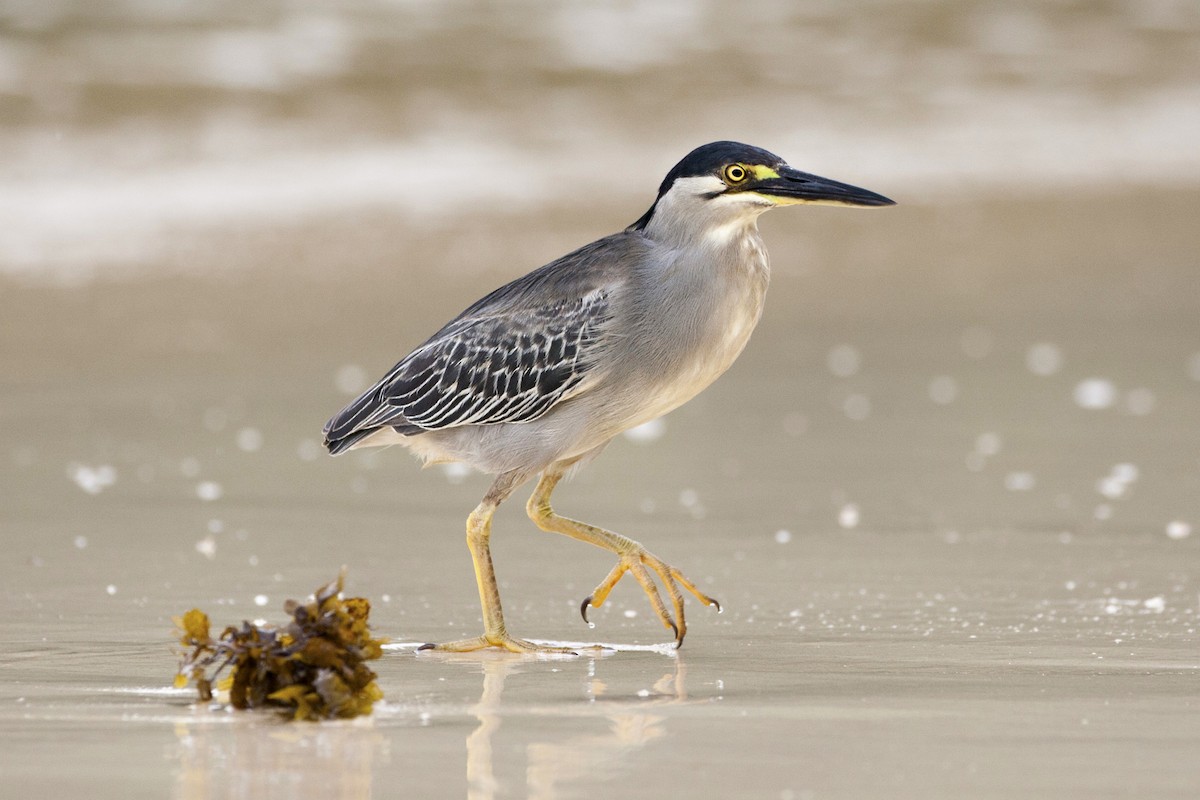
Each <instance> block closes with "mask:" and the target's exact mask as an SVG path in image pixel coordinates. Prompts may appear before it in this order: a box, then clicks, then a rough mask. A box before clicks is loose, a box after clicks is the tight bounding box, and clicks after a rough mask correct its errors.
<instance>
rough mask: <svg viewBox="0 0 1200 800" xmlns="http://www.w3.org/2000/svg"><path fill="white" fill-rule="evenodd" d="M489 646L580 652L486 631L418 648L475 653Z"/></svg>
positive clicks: (537, 651) (521, 650)
mask: <svg viewBox="0 0 1200 800" xmlns="http://www.w3.org/2000/svg"><path fill="white" fill-rule="evenodd" d="M489 647H496V648H499V649H501V650H507V651H508V652H510V653H527V654H534V655H538V654H550V655H568V656H577V655H579V653H577V652H576V651H574V650H572V649H571V648H569V647H553V646H550V645H544V644H537V643H535V642H531V641H528V640H526V639H518V638H516V637H515V636H509V635H508V634H507V633H499V634H486V633H485V634H484V635H483V636H476V637H475V638H473V639H459V640H458V641H455V642H443V643H442V644H432V643H431V644H423V645H421V646H420V647H418V648H417V650H418V651H420V650H433V651H436V652H439V653H473V652H475V651H476V650H484V649H486V648H489Z"/></svg>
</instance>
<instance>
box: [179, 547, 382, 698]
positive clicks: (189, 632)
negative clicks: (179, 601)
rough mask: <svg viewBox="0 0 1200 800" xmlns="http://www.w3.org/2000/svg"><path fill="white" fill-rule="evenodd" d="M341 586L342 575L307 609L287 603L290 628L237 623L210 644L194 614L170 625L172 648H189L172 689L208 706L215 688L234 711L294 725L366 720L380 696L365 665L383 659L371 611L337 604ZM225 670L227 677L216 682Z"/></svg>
mask: <svg viewBox="0 0 1200 800" xmlns="http://www.w3.org/2000/svg"><path fill="white" fill-rule="evenodd" d="M344 579H345V571H344V570H343V572H342V573H341V574H340V575H338V577H337V580H334V581H332V582H330V583H328V584H326V585H325V586H322V587H321V588H320V589H318V590H317V591H316V592H315V593H314V595H313V600H312V602H309V603H306V604H301V603H298V602H296V601H295V600H289V601H287V603H286V604H284V610H285V611H286V612H287V613H288V614H290V615H291V617H292V620H291V622H289V623H288V624H287V625H286V626H285V627H282V628H276V627H273V626H269V625H264V626H262V627H259V626H257V625H253V624H251V623H249V622H243V623H242V626H241V627H240V628H238V627H234V626H232V625H231V626H229V627H228V628H226V629H225V630H224V631H223V632H222V633H221V635H220V636H219V637H217V638H215V639H214V638H213V637H212V636H211V635H210V633H209V621H208V615H207V614H205V613H204V612H203V611H201V610H199V609H196V608H193V609H192V610H191V611H189V612H187V613H186V614H184V615H183V616H182V617H175V618H174V621H175V625H176V626H177V627H178V628H179V630H180V632H181V633H182V636H181V637H180V639H179V642H180V644H182V645H183V646H184V647H185V648H188V649H187V650H185V651H184V652H183V654H182V658H181V661H180V664H179V673H178V675H176V676H175V686H176V687H179V688H182V687H184V686H186V685H187V683H188V681H189V680H190V681H192V682H193V683H195V685H196V690H197V692H198V694H199V697H200V700H202V701H207V700H211V699H212V698H213V688H214V686H215V687H216V688H218V689H222V690H225V689H228V691H229V702H230V703H231V704H232V705H233V707H234V708H238V709H247V708H264V707H275V708H280V709H281V710H287V711H289V712H290V713H291V716H292V718H293V719H298V720H300V719H303V720H321V719H345V718H349V717H356V716H358V715H360V714H370V713H371V706H372V705H373V704H374V702H375V701H376V700H380V699H382V698H383V692H382V691H381V690H380V689H379V686H378V684H376V682H375V678H376V677H377V676H376V675H375V673H374V671H372V670H371V668H370V667H368V666H367V665H366V662H367V661H370V660H372V659H376V658H379V657H380V656H381V655H383V649H382V645H383V642H384V640H383V639H375V638H372V636H371V631H370V628H369V626H368V624H367V617H368V615H369V614H370V613H371V604H370V603H369V602H368V601H367V600H366V599H365V598H362V597H351V598H343V597H342V594H341V593H342V583H343V580H344ZM226 668H228V669H229V670H230V674H228V675H226V676H225V677H224V678H220V675H221V673H222V672H223V671H224V670H225V669H226ZM210 670H211V673H210Z"/></svg>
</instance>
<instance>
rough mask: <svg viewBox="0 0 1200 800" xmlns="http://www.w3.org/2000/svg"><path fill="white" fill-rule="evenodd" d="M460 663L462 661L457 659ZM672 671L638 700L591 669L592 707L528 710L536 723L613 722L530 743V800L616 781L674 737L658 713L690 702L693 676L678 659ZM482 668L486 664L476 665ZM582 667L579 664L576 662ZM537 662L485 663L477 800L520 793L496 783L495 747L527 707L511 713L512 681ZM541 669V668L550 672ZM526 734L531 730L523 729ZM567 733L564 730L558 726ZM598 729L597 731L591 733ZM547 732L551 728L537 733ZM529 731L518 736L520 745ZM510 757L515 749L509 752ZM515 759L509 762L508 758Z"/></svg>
mask: <svg viewBox="0 0 1200 800" xmlns="http://www.w3.org/2000/svg"><path fill="white" fill-rule="evenodd" d="M456 660H457V659H456ZM670 661H671V667H670V669H668V670H667V671H666V672H665V673H663V674H662V676H661V677H660V678H659V679H658V680H657V681H655V683H654V684H653V686H652V688H651V689H649V690H641V691H639V692H637V693H635V694H632V695H630V694H622V693H618V692H615V691H614V690H613V689H612V688H611V687H610V686H609V685H608V684H607V683H606V682H605V681H604V680H603V679H602V678H601V677H599V676H598V675H597V671H598V669H597V665H598V664H602V662H601V661H600V660H598V659H590V660H589V661H588V662H587V663H586V669H587V675H586V679H585V682H584V692H585V698H584V699H585V700H586V701H587V703H586V704H584V705H570V704H568V705H563V704H561V703H556V704H554V705H548V704H547V705H542V706H539V705H534V706H531V707H529V708H528V712H529V714H530V715H532V716H535V717H546V716H553V717H558V718H560V719H561V718H571V717H576V718H578V717H596V716H597V712H599V715H600V716H603V717H605V718H606V719H607V728H606V729H604V730H601V731H596V732H589V733H583V734H576V735H568V736H565V737H563V736H553V737H550V738H541V739H539V740H535V741H532V742H529V743H528V744H527V745H526V746H525V755H526V768H525V784H526V785H525V793H526V795H527V796H528V797H530V798H539V799H540V800H551V798H555V797H558V796H559V787H569V786H572V785H576V786H577V785H578V784H577V783H575V782H576V781H577V780H578V779H580V778H592V779H595V778H596V777H602V776H603V775H605V774H606V773H615V772H616V771H617V769H618V768H619V766H620V765H621V763H622V761H624V760H625V759H627V758H628V757H629V756H630V754H632V753H633V752H635V751H637V750H639V749H641V748H643V747H645V746H646V745H647V744H649V743H650V742H653V741H655V740H656V739H660V738H662V737H663V736H665V735H666V728H665V719H666V718H665V716H664V715H662V714H658V713H655V711H654V709H656V708H658V707H661V706H663V705H667V704H673V703H680V702H684V701H686V700H687V690H686V687H685V678H686V673H687V668H686V666H685V664H684V662H683V660H682V658H680V657H679V656H678V655H673V656H672V657H671V658H670ZM476 663H480V662H479V661H476ZM576 663H577V662H576ZM535 664H537V662H532V661H530V660H529V659H528V658H526V657H522V656H516V655H509V654H504V655H502V656H500V657H491V658H486V659H484V660H483V661H482V662H481V666H482V671H483V691H482V693H481V695H480V698H479V703H478V704H477V705H476V706H475V707H474V708H473V709H472V710H471V713H472V714H473V715H474V716H475V718H476V719H478V720H479V725H478V726H477V727H476V728H475V729H474V730H473V731H472V732H471V733H470V735H468V736H467V797H468V798H469V800H492V798H495V797H497V796H506V795H509V794H511V792H512V790H513V788H514V787H511V786H509V787H503V786H502V782H501V781H500V780H499V779H498V778H497V776H496V761H495V759H494V758H493V742H494V741H495V739H496V737H497V734H501V736H502V735H503V733H502V731H501V727H502V720H503V719H505V718H506V717H507V718H508V719H509V720H512V719H514V718H515V716H516V715H514V714H513V712H514V711H518V712H519V711H521V710H524V709H522V708H521V707H519V706H512V705H509V706H508V707H505V706H504V703H503V695H504V685H505V681H506V680H507V679H508V678H509V677H511V676H512V675H515V674H517V673H521V672H524V671H526V670H531V671H532V670H533V669H534V668H535V667H534V665H535ZM544 666H545V665H544V664H538V665H537V667H538V668H544ZM521 727H522V728H525V726H524V725H522V726H521ZM552 727H553V728H554V729H556V730H560V729H561V726H557V725H556V726H552ZM589 727H590V726H589ZM536 729H537V730H538V731H539V732H543V731H544V730H545V727H543V726H537V728H536ZM526 732H527V729H525V730H521V731H513V738H514V739H519V738H520V737H521V736H522V734H524V733H526ZM503 751H504V752H505V753H506V754H511V752H512V748H511V745H510V746H509V747H505V748H504V750H503ZM506 757H507V756H506Z"/></svg>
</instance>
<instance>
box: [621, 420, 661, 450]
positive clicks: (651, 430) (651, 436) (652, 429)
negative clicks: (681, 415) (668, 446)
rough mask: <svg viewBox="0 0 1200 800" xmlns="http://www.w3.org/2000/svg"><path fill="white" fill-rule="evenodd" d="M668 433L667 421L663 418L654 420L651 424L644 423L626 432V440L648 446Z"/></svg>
mask: <svg viewBox="0 0 1200 800" xmlns="http://www.w3.org/2000/svg"><path fill="white" fill-rule="evenodd" d="M666 432H667V423H666V420H664V419H662V418H661V417H660V418H658V419H652V420H650V421H649V422H643V423H642V424H641V425H638V426H636V427H633V428H630V429H629V430H627V431H625V438H626V439H628V440H629V441H631V442H637V443H638V444H646V443H648V442H654V441H658V440H659V439H661V438H662V437H663V434H664V433H666Z"/></svg>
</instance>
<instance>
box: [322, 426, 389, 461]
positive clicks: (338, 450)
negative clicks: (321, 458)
mask: <svg viewBox="0 0 1200 800" xmlns="http://www.w3.org/2000/svg"><path fill="white" fill-rule="evenodd" d="M377 430H379V428H364V429H362V430H359V431H354V432H353V433H350V434H348V435H346V436H341V437H338V438H336V439H334V438H330V436H329V434H328V433H326V434H325V448H326V449H327V450H328V451H329V455H331V456H339V455H341V454H342V453H344V452H346V451H347V450H349V449H350V448H352V447H354V445H356V444H358V443H359V442H361V441H362V440H363V439H365V438H367V437H368V436H370V435H371V434H372V433H374V432H375V431H377Z"/></svg>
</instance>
